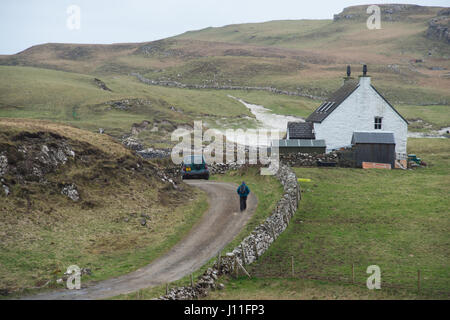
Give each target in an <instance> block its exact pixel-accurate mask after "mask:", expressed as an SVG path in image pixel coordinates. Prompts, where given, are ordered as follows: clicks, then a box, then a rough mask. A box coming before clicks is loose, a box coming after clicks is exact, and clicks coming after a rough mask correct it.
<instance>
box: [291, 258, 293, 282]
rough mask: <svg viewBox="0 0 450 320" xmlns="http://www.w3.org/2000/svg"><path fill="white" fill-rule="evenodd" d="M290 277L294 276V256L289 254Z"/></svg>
mask: <svg viewBox="0 0 450 320" xmlns="http://www.w3.org/2000/svg"><path fill="white" fill-rule="evenodd" d="M291 269H292V278H294V256H291Z"/></svg>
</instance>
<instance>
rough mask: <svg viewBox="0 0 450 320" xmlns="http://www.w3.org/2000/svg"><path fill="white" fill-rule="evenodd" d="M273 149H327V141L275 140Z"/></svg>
mask: <svg viewBox="0 0 450 320" xmlns="http://www.w3.org/2000/svg"><path fill="white" fill-rule="evenodd" d="M272 146H273V147H292V148H293V147H297V148H298V147H313V148H324V147H326V144H325V140H313V139H289V140H274V141H273V142H272Z"/></svg>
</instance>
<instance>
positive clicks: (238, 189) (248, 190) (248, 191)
mask: <svg viewBox="0 0 450 320" xmlns="http://www.w3.org/2000/svg"><path fill="white" fill-rule="evenodd" d="M241 186H244V187H245V191H244V192H243V193H241V192H240V189H241ZM236 191H237V193H238V195H239V196H240V197H246V196H248V194H249V193H250V189H249V188H248V187H247V185H246V184H241V185H240V186H239V187H238V188H237V190H236Z"/></svg>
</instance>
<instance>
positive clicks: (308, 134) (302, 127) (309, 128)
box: [287, 122, 316, 139]
mask: <svg viewBox="0 0 450 320" xmlns="http://www.w3.org/2000/svg"><path fill="white" fill-rule="evenodd" d="M287 129H288V131H289V139H315V138H316V136H315V134H314V131H313V129H314V124H313V123H311V122H288V124H287Z"/></svg>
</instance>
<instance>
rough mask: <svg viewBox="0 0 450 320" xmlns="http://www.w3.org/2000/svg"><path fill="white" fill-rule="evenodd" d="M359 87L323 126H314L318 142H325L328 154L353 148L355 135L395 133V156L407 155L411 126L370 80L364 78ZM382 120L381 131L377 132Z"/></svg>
mask: <svg viewBox="0 0 450 320" xmlns="http://www.w3.org/2000/svg"><path fill="white" fill-rule="evenodd" d="M359 79H360V80H359V84H360V85H359V87H358V88H357V89H356V90H355V91H354V92H353V93H352V94H351V95H350V96H349V97H348V98H347V99H346V100H345V101H344V102H342V103H341V105H339V106H338V107H337V108H336V109H335V110H334V111H333V112H332V113H331V114H330V115H329V116H328V117H327V118H325V120H323V121H322V123H314V130H315V133H316V139H325V142H326V144H327V151H331V150H332V149H338V148H342V147H347V146H350V145H351V140H352V135H353V132H354V131H369V132H382V131H384V132H393V133H394V138H395V143H396V145H395V152H397V153H406V142H407V134H408V124H407V123H406V122H405V121H404V120H403V119H402V118H401V117H400V116H399V115H398V114H397V113H396V112H395V111H394V110H393V109H392V108H391V107H390V106H389V104H388V103H386V101H384V99H383V98H382V97H381V96H380V95H379V94H378V93H377V92H376V91H375V90H374V89H373V88H372V87H371V85H370V77H360V78H359ZM375 117H382V118H383V120H382V128H381V130H375V129H374V122H375Z"/></svg>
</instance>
